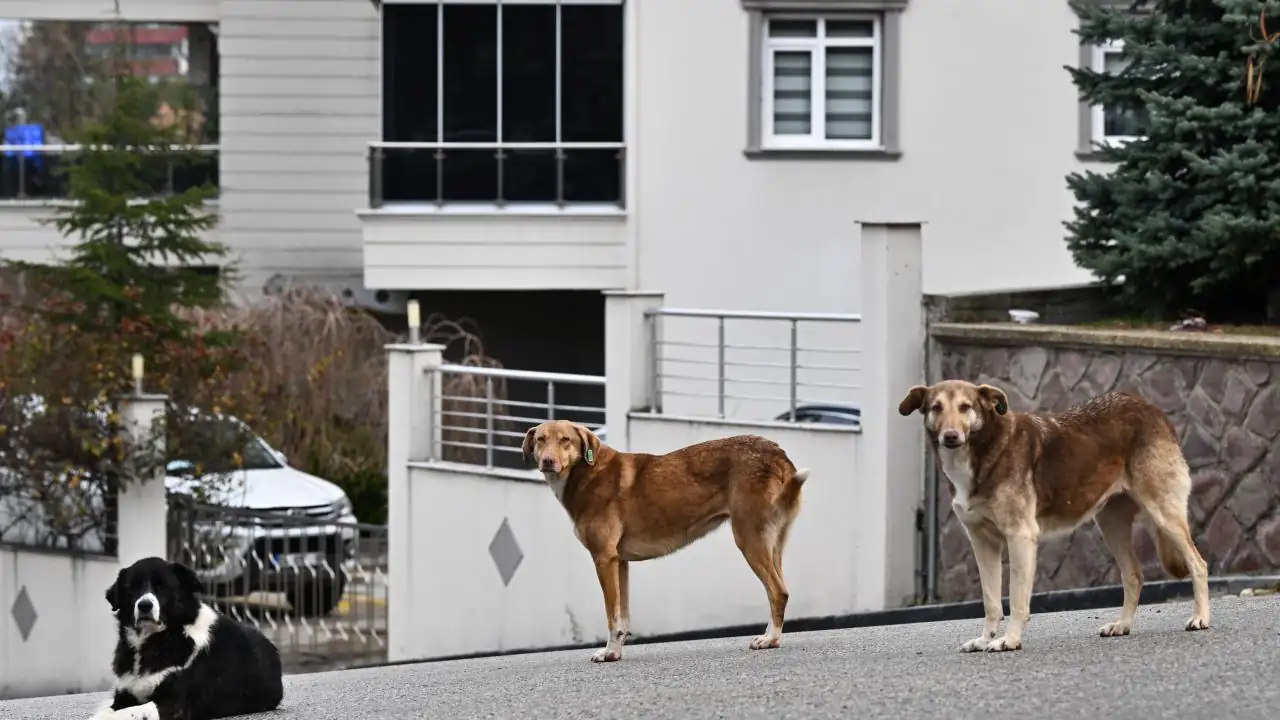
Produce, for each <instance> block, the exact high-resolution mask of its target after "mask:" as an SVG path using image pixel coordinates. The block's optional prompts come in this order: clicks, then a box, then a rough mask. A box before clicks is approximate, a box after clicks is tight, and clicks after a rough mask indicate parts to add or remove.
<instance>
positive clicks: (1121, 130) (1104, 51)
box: [1091, 40, 1144, 145]
mask: <svg viewBox="0 0 1280 720" xmlns="http://www.w3.org/2000/svg"><path fill="white" fill-rule="evenodd" d="M1128 64H1129V59H1128V58H1126V57H1125V54H1124V43H1123V42H1121V41H1118V40H1117V41H1113V42H1111V43H1108V44H1106V45H1102V46H1098V47H1095V48H1093V68H1094V70H1096V71H1098V72H1104V73H1113V74H1114V73H1120V72H1122V71H1123V70H1124V68H1125V66H1127V65H1128ZM1091 113H1092V123H1091V125H1092V129H1093V140H1094V142H1098V143H1107V144H1112V145H1118V144H1122V143H1126V142H1129V141H1130V140H1133V139H1135V138H1138V137H1141V135H1142V131H1141V129H1140V128H1141V126H1142V123H1143V120H1144V118H1143V112H1142V111H1136V110H1121V109H1118V108H1112V107H1104V106H1102V105H1095V106H1093V108H1092V109H1091Z"/></svg>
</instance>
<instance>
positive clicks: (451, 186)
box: [369, 141, 626, 208]
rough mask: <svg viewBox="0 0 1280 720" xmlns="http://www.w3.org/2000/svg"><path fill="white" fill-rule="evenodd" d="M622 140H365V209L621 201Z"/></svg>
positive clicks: (623, 176)
mask: <svg viewBox="0 0 1280 720" xmlns="http://www.w3.org/2000/svg"><path fill="white" fill-rule="evenodd" d="M625 180H626V149H625V146H624V145H623V143H620V142H501V143H499V142H390V141H374V142H371V143H369V207H372V208H377V207H382V206H383V205H385V204H387V203H397V202H400V203H404V202H408V203H413V202H417V203H433V204H435V205H436V206H437V207H439V206H443V205H445V204H446V203H453V202H459V203H493V204H495V205H498V206H502V205H506V204H520V203H526V204H554V205H557V206H559V207H564V206H566V205H590V204H596V205H599V204H607V205H616V206H618V207H625V206H626V199H625V196H626V193H625Z"/></svg>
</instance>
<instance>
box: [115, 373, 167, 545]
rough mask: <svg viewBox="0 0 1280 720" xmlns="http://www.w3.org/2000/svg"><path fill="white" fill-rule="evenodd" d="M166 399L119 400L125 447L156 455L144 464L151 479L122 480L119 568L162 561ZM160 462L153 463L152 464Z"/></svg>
mask: <svg viewBox="0 0 1280 720" xmlns="http://www.w3.org/2000/svg"><path fill="white" fill-rule="evenodd" d="M167 399H168V398H167V396H165V395H149V394H144V393H134V394H131V395H128V396H125V397H122V398H120V401H119V407H120V421H121V424H122V425H123V431H124V433H125V434H126V437H128V438H129V444H128V445H126V447H132V448H135V449H137V450H138V451H139V452H142V453H158V455H155V456H154V458H146V459H144V460H143V463H142V464H143V467H148V468H152V472H153V473H154V474H153V475H152V476H151V477H135V478H125V479H124V482H122V483H121V488H120V493H119V495H117V498H116V556H117V558H118V559H119V561H120V564H121V565H122V566H125V565H130V564H132V563H134V562H136V561H138V560H140V559H142V558H145V557H165V555H166V553H165V549H166V545H167V533H168V499H167V498H166V496H165V486H164V450H165V446H164V442H165V437H164V433H163V432H162V431H163V429H164V410H165V401H166V400H167ZM157 459H158V460H159V462H155V460H157Z"/></svg>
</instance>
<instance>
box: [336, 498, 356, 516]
mask: <svg viewBox="0 0 1280 720" xmlns="http://www.w3.org/2000/svg"><path fill="white" fill-rule="evenodd" d="M331 507H332V509H333V514H334V515H335V516H338V515H354V514H355V506H353V505H352V504H351V498H349V497H347V496H346V495H343V496H342V498H341V499H339V500H338V501H337V502H335V503H334V504H333V505H332V506H331Z"/></svg>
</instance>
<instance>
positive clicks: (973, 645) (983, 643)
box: [960, 637, 988, 652]
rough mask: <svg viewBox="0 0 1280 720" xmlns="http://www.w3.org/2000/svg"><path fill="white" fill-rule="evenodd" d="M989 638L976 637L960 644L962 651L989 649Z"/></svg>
mask: <svg viewBox="0 0 1280 720" xmlns="http://www.w3.org/2000/svg"><path fill="white" fill-rule="evenodd" d="M987 642H988V641H987V639H986V638H985V637H976V638H974V639H972V640H970V641H969V642H967V643H965V644H963V645H961V646H960V652H982V651H983V650H986V649H987Z"/></svg>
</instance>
